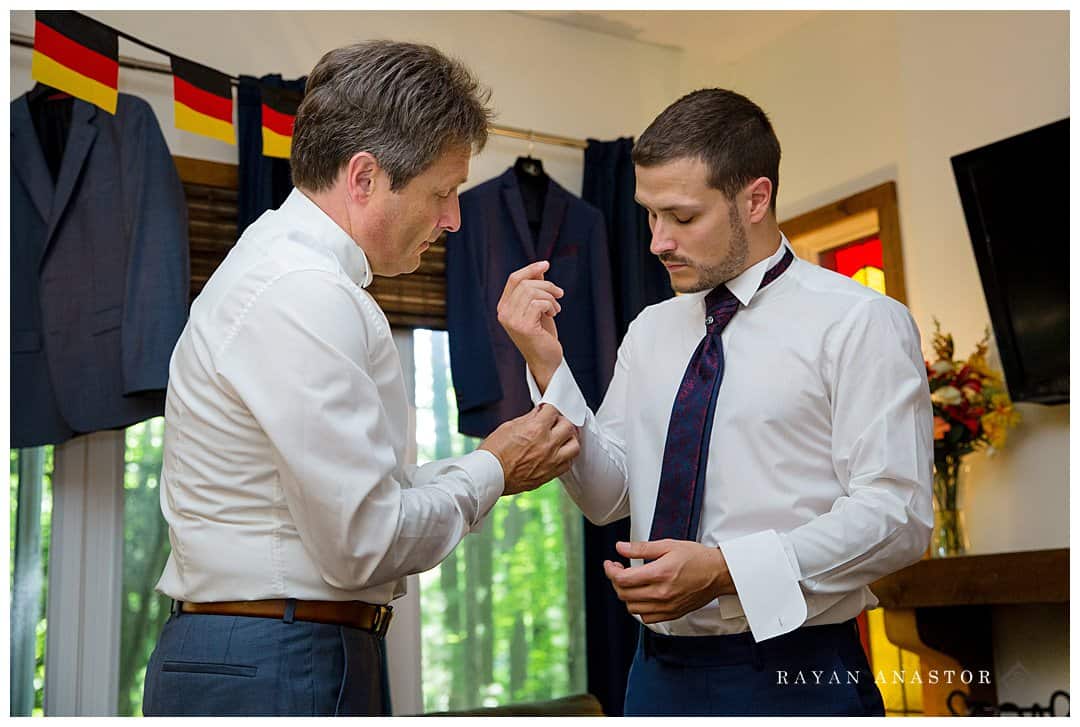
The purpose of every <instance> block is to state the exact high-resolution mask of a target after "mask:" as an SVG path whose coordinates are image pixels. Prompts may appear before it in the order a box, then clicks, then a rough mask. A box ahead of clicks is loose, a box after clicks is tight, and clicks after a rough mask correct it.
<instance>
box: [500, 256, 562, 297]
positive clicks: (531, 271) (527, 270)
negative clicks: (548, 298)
mask: <svg viewBox="0 0 1080 727" xmlns="http://www.w3.org/2000/svg"><path fill="white" fill-rule="evenodd" d="M549 267H551V264H550V263H549V262H548V261H547V260H537V261H536V262H534V263H532V264H530V265H526V266H525V267H523V268H521V269H520V270H515V271H514V272H512V273H510V277H508V278H507V279H506V287H505V288H503V295H509V294H510V293H512V292H513V291H514V289H515V288H516V287H517V286H518V284H519V283H521V281H523V280H542V279H543V277H544V273H546V272H547V270H548V268H549Z"/></svg>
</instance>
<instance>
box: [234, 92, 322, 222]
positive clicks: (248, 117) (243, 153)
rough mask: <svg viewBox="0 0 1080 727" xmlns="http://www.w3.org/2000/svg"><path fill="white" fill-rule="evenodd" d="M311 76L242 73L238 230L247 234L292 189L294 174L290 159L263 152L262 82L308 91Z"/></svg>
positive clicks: (238, 98)
mask: <svg viewBox="0 0 1080 727" xmlns="http://www.w3.org/2000/svg"><path fill="white" fill-rule="evenodd" d="M306 81H307V77H304V78H298V79H296V80H295V81H285V80H283V79H282V78H281V74H278V73H273V74H270V75H266V76H263V77H262V78H255V77H254V76H240V85H239V87H238V88H237V93H236V98H237V106H238V109H237V122H238V124H239V126H240V130H239V143H240V167H239V175H240V182H239V187H240V188H239V190H238V195H239V196H238V198H237V204H236V207H237V220H236V232H237V234H238V235H239V234H243V232H244V230H245V229H247V226H248V225H250V224H251V223H252V222H254V221H255V220H256V219H258V217H259V215H261V214H262V213H263V212H265V211H266V210H268V209H277V208H278V207H280V206H281V203H282V202H284V201H285V198H286V197H288V196H289V192H290V191H291V190H292V176H291V174H290V171H289V161H288V160H287V159H276V158H274V157H264V156H263V154H262V94H261V93H260V92H259V85H260V84H264V85H267V86H272V87H274V88H285V89H288V90H290V91H296V92H297V93H300V94H303V93H304V84H305V82H306Z"/></svg>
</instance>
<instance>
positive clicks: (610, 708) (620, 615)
mask: <svg viewBox="0 0 1080 727" xmlns="http://www.w3.org/2000/svg"><path fill="white" fill-rule="evenodd" d="M633 146H634V140H633V139H629V138H624V139H616V140H615V141H596V140H595V139H589V145H588V148H586V150H585V179H584V181H583V183H582V194H581V197H582V199H584V200H585V201H586V202H589V203H591V204H593V205H594V206H596V207H598V208H599V209H600V211H601V212H603V213H604V218H605V219H606V220H607V239H608V249H609V257H610V259H611V268H612V269H611V282H612V290H613V293H614V295H615V322H616V325H617V326H618V329H619V336H618V340H619V341H622V337H623V336H624V335H625V334H626V329H627V327H628V326H629V325H630V322H631V321H632V320H634V318H636V317H637V314H638V313H640V312H641V310H642V309H643V308H645V307H646V306H649V305H652V304H653V303H659V302H660V301H662V300H666V299H667V298H670V297H671V296H672V295H674V293H673V292H672V290H671V284H670V283H669V282H668V274H667V271H666V270H665V269H664V266H663V265H662V264H661V263H660V261H659V260H658V259H657V258H656V256H655V255H653V254H652V253H650V252H649V241H650V239H651V234H650V232H649V219H648V215H647V213H646V212H645V210H644V209H642V207H641V206H640V205H638V204H637V202H635V201H634V186H635V180H634V163H633V161H632V160H631V159H630V150H631V149H633ZM629 539H630V519H629V518H626V519H623V520H620V521H619V522H617V523H612V524H610V525H607V526H604V527H597V526H595V525H592V524H591V523H589V522H588V521H586V522H585V640H586V645H585V649H586V656H587V661H588V682H589V687H588V688H589V693H590V694H592V695H593V696H595V697H596V698H597V699H598V700H599V701H600V704H601V705H602V706H603V708H604V714H607V715H610V716H622V713H623V698H624V696H625V694H626V678H627V675H628V674H629V672H630V663H631V662H632V661H633V659H634V648H635V647H636V645H637V634H638V622H637V621H636V620H635V619H633V618H631V616H630V614H629V613H627V611H626V605H625V604H623V602H622V601H620V600H619V599H618V597H617V596H616V595H615V591H614V589H613V588H612V587H611V583H610V581H608V579H607V577H606V576H605V575H604V569H603V566H602V563H603V562H604V560H605V559H607V560H621V558H620V557H619V554H618V553H616V552H615V543H616V542H617V541H619V540H629Z"/></svg>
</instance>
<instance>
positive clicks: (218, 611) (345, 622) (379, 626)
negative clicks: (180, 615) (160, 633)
mask: <svg viewBox="0 0 1080 727" xmlns="http://www.w3.org/2000/svg"><path fill="white" fill-rule="evenodd" d="M288 603H289V601H288V600H286V599H283V598H282V599H275V600H269V601H217V602H214V603H189V602H188V601H184V602H183V603H182V604H181V605H180V610H181V611H182V612H184V613H207V614H214V615H217V616H256V617H258V618H280V619H284V618H285V614H286V608H287V606H288ZM293 603H295V604H296V609H295V610H294V611H293V614H292V617H293V619H295V620H297V621H314V622H315V623H323V624H335V625H337V626H351V627H352V628H354V629H362V630H364V631H370V632H371V633H372V634H374V635H375V636H377V637H379V638H380V639H381V638H382V637H383V636H385V635H386V630H387V629H388V628H390V619H391V618H393V610H394V608H393V606H376V605H374V604H371V603H364V602H363V601H293Z"/></svg>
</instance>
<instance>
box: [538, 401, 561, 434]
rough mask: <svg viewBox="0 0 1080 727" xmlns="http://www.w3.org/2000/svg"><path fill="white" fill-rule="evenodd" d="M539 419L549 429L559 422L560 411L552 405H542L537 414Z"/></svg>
mask: <svg viewBox="0 0 1080 727" xmlns="http://www.w3.org/2000/svg"><path fill="white" fill-rule="evenodd" d="M536 416H537V419H538V420H539V421H540V423H541V424H543V425H544V426H545V427H547V428H548V429H550V428H551V426H552V425H553V424H554V423H555V422H556V421H557V420H558V418H559V416H560V414H559V410H558V409H556V408H555V407H553V406H552V405H551V404H546V403H544V404H540V406H539V407H538V408H537V413H536Z"/></svg>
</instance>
